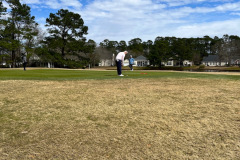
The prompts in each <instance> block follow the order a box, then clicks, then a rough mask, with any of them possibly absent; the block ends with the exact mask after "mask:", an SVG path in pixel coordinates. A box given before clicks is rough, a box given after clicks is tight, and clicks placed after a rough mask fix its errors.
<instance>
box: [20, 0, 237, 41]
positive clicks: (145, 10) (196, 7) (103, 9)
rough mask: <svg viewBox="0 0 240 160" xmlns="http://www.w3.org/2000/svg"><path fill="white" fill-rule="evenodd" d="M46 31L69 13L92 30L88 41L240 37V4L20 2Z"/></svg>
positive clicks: (196, 0)
mask: <svg viewBox="0 0 240 160" xmlns="http://www.w3.org/2000/svg"><path fill="white" fill-rule="evenodd" d="M20 1H21V2H22V3H25V4H27V5H29V6H30V7H31V9H32V15H33V16H35V17H36V21H37V22H38V23H39V24H40V25H41V26H42V28H44V24H45V20H46V18H47V17H48V16H49V14H50V13H56V12H57V11H58V10H59V9H68V10H70V11H72V12H75V13H79V14H80V15H81V16H82V18H83V20H84V22H85V25H86V26H88V27H89V30H88V35H86V37H87V39H93V40H94V41H96V42H98V43H99V42H101V41H103V40H104V39H109V40H115V41H121V40H124V41H126V42H128V41H130V40H131V39H133V38H141V39H142V40H143V41H147V40H152V41H154V39H155V38H156V37H157V36H162V37H166V36H175V37H186V38H188V37H203V36H205V35H208V36H210V37H214V36H218V37H222V36H223V35H224V34H229V35H238V36H240V0H20Z"/></svg>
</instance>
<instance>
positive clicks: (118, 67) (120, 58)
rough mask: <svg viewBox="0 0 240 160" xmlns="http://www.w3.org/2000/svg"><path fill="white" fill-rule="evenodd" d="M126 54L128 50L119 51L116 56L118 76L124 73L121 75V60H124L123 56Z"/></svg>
mask: <svg viewBox="0 0 240 160" xmlns="http://www.w3.org/2000/svg"><path fill="white" fill-rule="evenodd" d="M126 54H128V52H127V51H124V52H119V53H118V54H117V56H116V64H117V73H118V76H124V75H122V66H123V62H124V58H125V55H126Z"/></svg>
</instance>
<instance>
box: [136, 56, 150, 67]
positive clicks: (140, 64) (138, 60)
mask: <svg viewBox="0 0 240 160" xmlns="http://www.w3.org/2000/svg"><path fill="white" fill-rule="evenodd" d="M134 60H135V63H136V66H138V67H145V66H148V65H150V61H149V60H148V59H147V58H146V57H144V56H138V57H137V58H134Z"/></svg>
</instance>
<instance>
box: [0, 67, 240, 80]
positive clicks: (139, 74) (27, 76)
mask: <svg viewBox="0 0 240 160" xmlns="http://www.w3.org/2000/svg"><path fill="white" fill-rule="evenodd" d="M123 74H124V75H125V76H124V77H119V76H117V74H116V71H96V70H67V69H32V70H27V71H23V70H17V69H11V70H0V80H84V79H123V78H124V79H126V78H210V79H231V80H239V79H240V75H225V74H204V73H201V74H199V73H192V72H189V73H186V72H169V71H167V72H163V71H161V72H159V71H133V72H131V71H123Z"/></svg>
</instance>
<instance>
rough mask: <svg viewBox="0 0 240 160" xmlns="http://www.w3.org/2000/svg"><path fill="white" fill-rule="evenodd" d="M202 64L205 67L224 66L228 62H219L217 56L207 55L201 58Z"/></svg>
mask: <svg viewBox="0 0 240 160" xmlns="http://www.w3.org/2000/svg"><path fill="white" fill-rule="evenodd" d="M202 64H204V65H205V66H225V65H227V64H228V62H227V61H226V60H221V59H220V58H219V56H218V55H209V56H207V57H203V60H202Z"/></svg>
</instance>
